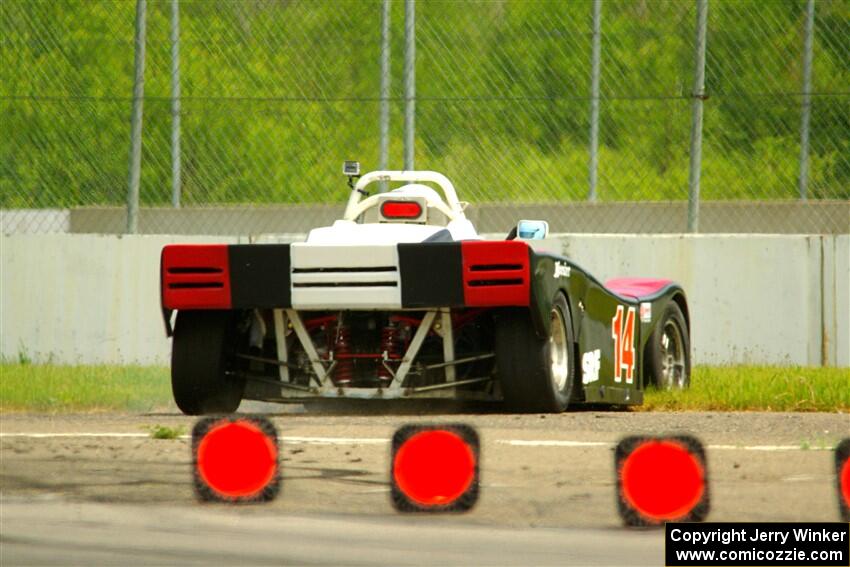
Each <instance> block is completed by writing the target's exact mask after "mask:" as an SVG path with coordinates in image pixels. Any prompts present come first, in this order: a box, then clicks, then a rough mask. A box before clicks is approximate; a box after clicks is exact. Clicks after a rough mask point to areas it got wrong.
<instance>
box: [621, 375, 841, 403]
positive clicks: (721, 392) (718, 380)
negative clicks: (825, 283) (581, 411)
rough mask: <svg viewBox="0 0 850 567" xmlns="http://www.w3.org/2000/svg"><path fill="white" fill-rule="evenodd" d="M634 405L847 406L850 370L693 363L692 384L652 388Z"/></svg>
mask: <svg viewBox="0 0 850 567" xmlns="http://www.w3.org/2000/svg"><path fill="white" fill-rule="evenodd" d="M635 409H637V410H638V411H653V410H660V411H679V410H684V411H697V410H699V411H711V410H719V411H840V412H850V370H848V369H846V368H809V367H804V368H803V367H792V368H785V367H779V366H697V367H696V368H694V370H693V373H692V375H691V387H690V388H689V389H688V390H685V391H678V392H665V391H658V390H654V389H650V390H648V391H647V392H646V395H645V397H644V404H643V405H642V406H640V407H638V408H635Z"/></svg>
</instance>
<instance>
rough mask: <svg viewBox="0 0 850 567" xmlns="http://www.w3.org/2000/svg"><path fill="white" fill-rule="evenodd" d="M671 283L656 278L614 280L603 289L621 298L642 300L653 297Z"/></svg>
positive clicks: (608, 282)
mask: <svg viewBox="0 0 850 567" xmlns="http://www.w3.org/2000/svg"><path fill="white" fill-rule="evenodd" d="M671 283H673V282H672V281H671V280H662V279H656V278H615V279H613V280H608V281H607V282H605V287H607V288H608V289H609V290H610V291H613V292H614V293H616V294H617V295H621V296H623V297H631V298H632V299H642V298H644V297H648V296H650V295H655V294H656V293H658V292H659V291H661V290H662V289H664V288H665V287H667V286H668V285H670V284H671Z"/></svg>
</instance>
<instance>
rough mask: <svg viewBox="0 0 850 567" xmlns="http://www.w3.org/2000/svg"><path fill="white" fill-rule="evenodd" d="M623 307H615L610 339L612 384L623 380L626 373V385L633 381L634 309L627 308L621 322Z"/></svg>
mask: <svg viewBox="0 0 850 567" xmlns="http://www.w3.org/2000/svg"><path fill="white" fill-rule="evenodd" d="M623 311H624V309H623V306H622V305H618V306H617V314H616V315H614V318H613V319H611V337H612V338H613V339H614V382H621V381H622V380H623V370H625V371H626V384H631V383H632V382H634V379H635V308H634V307H629V311H628V313H626V316H625V321H624V320H623Z"/></svg>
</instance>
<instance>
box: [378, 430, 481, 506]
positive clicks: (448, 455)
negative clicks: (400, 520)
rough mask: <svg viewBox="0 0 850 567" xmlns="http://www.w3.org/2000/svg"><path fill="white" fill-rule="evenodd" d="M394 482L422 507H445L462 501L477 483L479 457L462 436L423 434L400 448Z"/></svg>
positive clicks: (395, 459) (443, 433)
mask: <svg viewBox="0 0 850 567" xmlns="http://www.w3.org/2000/svg"><path fill="white" fill-rule="evenodd" d="M393 478H394V480H395V482H396V485H397V486H398V488H399V490H401V492H402V493H404V495H405V496H407V497H408V498H410V499H411V500H413V501H414V502H416V503H417V504H419V505H421V506H444V505H448V504H451V503H452V502H454V501H455V500H457V499H458V498H460V497H461V496H462V495H463V494H464V493H465V492H466V491H467V490H468V489H469V487H470V486H471V485H472V482H473V480H474V479H475V455H474V453H473V452H472V449H471V448H470V447H469V445H467V443H466V442H465V441H464V440H463V438H461V436H460V435H458V434H456V433H452V432H451V431H445V430H439V429H438V430H431V431H422V432H420V433H417V434H415V435H413V436H411V437H410V439H408V440H407V441H405V442H404V443H403V444H402V445H401V447H399V448H398V450H397V451H396V454H395V458H394V459H393Z"/></svg>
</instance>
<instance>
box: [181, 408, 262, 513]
mask: <svg viewBox="0 0 850 567" xmlns="http://www.w3.org/2000/svg"><path fill="white" fill-rule="evenodd" d="M276 468H277V449H276V448H275V445H274V441H273V440H272V439H270V438H269V437H268V436H267V435H266V433H264V432H263V430H262V429H260V428H259V427H258V426H257V425H255V424H253V423H251V422H249V421H246V420H239V421H233V422H231V421H225V422H222V423H220V424H218V425H214V426H213V427H211V428H210V429H209V431H207V433H206V434H205V435H204V437H203V439H201V441H200V443H199V444H198V456H197V470H198V475H199V476H200V477H201V480H203V481H204V482H205V483H206V484H207V486H209V487H210V488H211V489H212V490H214V491H215V492H218V493H219V494H221V495H223V496H225V497H230V498H241V497H252V496H254V495H257V494H259V493H260V492H262V490H263V489H264V488H265V487H266V485H268V483H269V482H270V481H271V480H272V478H273V477H274V474H275V470H276Z"/></svg>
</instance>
